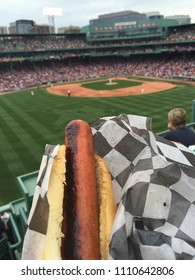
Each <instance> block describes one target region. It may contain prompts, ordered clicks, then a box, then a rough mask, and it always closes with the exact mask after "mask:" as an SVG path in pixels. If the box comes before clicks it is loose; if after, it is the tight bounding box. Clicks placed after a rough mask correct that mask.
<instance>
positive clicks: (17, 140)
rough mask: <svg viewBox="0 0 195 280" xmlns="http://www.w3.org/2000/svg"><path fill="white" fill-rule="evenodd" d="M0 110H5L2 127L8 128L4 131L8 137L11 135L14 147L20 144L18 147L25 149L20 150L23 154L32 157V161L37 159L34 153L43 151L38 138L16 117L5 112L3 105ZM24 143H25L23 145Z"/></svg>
mask: <svg viewBox="0 0 195 280" xmlns="http://www.w3.org/2000/svg"><path fill="white" fill-rule="evenodd" d="M0 111H1V112H3V114H4V117H3V116H2V119H1V122H2V127H1V129H4V130H7V131H4V134H5V135H8V136H7V137H10V141H11V143H12V145H13V146H14V148H15V147H16V146H17V145H18V148H21V147H22V150H23V148H24V149H25V150H24V151H22V150H20V153H21V154H23V156H24V157H25V158H26V157H27V154H28V157H29V158H31V160H32V162H33V160H35V161H36V158H35V156H34V155H36V154H41V152H42V151H43V150H42V148H41V147H40V145H38V143H37V142H36V139H34V138H33V137H32V136H31V135H29V134H28V133H27V132H26V131H25V129H24V128H23V127H22V126H21V125H20V123H18V122H17V121H16V120H15V119H14V117H12V116H11V115H10V114H9V113H8V112H7V115H6V114H5V113H6V111H5V110H4V109H3V107H2V106H1V107H0ZM21 144H23V145H21Z"/></svg>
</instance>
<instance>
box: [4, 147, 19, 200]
mask: <svg viewBox="0 0 195 280" xmlns="http://www.w3.org/2000/svg"><path fill="white" fill-rule="evenodd" d="M5 155H6V153H5V151H3V149H1V150H0V159H1V168H0V178H1V185H0V205H4V204H5V203H8V202H11V201H12V200H14V199H17V198H19V197H21V193H20V190H19V188H18V187H17V183H16V179H15V174H13V172H12V171H10V168H9V164H7V160H6V159H5Z"/></svg>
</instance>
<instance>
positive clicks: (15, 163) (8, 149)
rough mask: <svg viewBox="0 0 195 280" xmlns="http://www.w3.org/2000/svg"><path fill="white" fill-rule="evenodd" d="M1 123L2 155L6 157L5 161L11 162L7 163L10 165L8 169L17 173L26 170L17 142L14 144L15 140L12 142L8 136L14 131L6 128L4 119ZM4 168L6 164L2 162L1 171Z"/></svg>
mask: <svg viewBox="0 0 195 280" xmlns="http://www.w3.org/2000/svg"><path fill="white" fill-rule="evenodd" d="M0 123H1V130H0V139H1V141H0V142H1V143H3V149H2V157H3V158H4V160H5V161H7V162H9V164H8V165H7V167H8V168H7V169H9V170H10V172H11V173H17V172H20V171H21V170H25V163H24V162H23V161H22V160H21V158H20V153H19V151H18V149H17V147H18V146H17V144H16V145H13V142H12V143H10V137H7V136H9V135H10V134H11V133H12V132H11V131H9V132H8V130H7V129H5V128H6V127H5V126H6V124H5V123H4V124H3V122H2V121H0ZM8 129H9V128H8ZM18 141H19V139H18ZM4 168H5V166H4V165H2V164H1V168H0V173H1V172H2V170H4ZM7 169H6V170H7ZM4 175H5V174H4ZM1 178H2V177H1Z"/></svg>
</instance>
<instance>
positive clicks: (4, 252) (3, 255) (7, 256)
mask: <svg viewBox="0 0 195 280" xmlns="http://www.w3.org/2000/svg"><path fill="white" fill-rule="evenodd" d="M13 259H14V256H13V253H12V250H11V249H10V247H9V245H8V241H7V239H6V238H2V239H1V240H0V260H13Z"/></svg>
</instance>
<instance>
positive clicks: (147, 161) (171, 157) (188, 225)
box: [23, 114, 195, 260]
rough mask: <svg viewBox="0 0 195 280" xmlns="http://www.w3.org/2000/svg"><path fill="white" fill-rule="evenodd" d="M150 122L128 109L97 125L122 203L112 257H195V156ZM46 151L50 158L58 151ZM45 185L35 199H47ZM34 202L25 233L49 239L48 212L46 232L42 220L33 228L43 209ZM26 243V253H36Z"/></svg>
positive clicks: (99, 145) (98, 145) (99, 149)
mask: <svg viewBox="0 0 195 280" xmlns="http://www.w3.org/2000/svg"><path fill="white" fill-rule="evenodd" d="M151 126H152V120H151V119H150V118H147V117H142V116H135V115H126V114H121V115H119V116H114V117H106V118H101V119H99V120H98V121H97V122H96V123H94V124H93V125H92V133H93V137H94V148H95V153H96V154H98V155H99V156H101V157H102V158H103V159H104V160H105V161H106V163H107V165H108V168H109V171H110V174H111V177H112V184H113V192H114V196H115V200H116V203H117V205H118V210H117V214H116V217H115V221H114V224H113V228H112V233H111V238H110V248H109V259H111V260H136V259H141V260H153V259H160V260H163V259H164V260H178V259H183V260H187V259H195V156H194V154H193V153H192V152H191V151H190V150H189V149H188V148H186V147H185V146H183V145H181V144H177V143H172V142H169V141H167V140H166V139H164V138H162V137H160V136H158V135H155V134H154V133H153V132H152V130H151ZM47 147H50V149H51V147H52V146H47ZM56 147H57V146H56ZM56 147H53V148H52V149H51V150H53V151H55V149H57V148H56ZM45 154H47V156H46V155H44V156H46V157H47V162H48V161H49V160H48V158H50V157H53V156H54V152H53V155H52V156H50V155H49V153H45ZM50 161H51V159H50ZM45 162H46V161H45ZM42 165H43V166H44V164H42ZM45 169H46V168H42V170H45ZM40 174H41V168H40ZM40 177H43V176H42V175H39V178H40ZM45 177H46V176H45ZM38 181H39V180H38ZM38 185H41V184H40V183H39V184H38ZM41 188H42V186H38V187H37V190H38V193H39V194H38V195H36V196H35V197H37V199H36V201H38V200H41V201H43V200H45V201H46V196H45V195H43V194H42V196H41V195H40V194H41V193H42V192H41ZM43 193H44V192H43ZM45 193H46V192H45ZM34 205H35V208H34V209H33V210H32V209H31V210H32V213H31V215H30V216H31V218H30V219H29V220H30V223H29V229H28V231H27V234H26V238H25V239H27V236H28V232H29V231H31V234H32V233H33V234H35V235H36V234H39V235H40V234H41V236H42V244H44V235H45V233H46V228H47V226H46V224H47V218H48V214H46V215H45V222H44V225H45V226H42V228H43V229H44V230H42V232H40V231H38V230H37V228H38V227H39V225H40V223H39V224H36V226H35V228H33V227H32V225H31V224H33V223H32V220H33V219H34V213H35V212H37V213H39V210H38V209H37V210H36V208H37V207H38V206H37V205H38V203H35V204H34ZM47 207H48V205H47ZM32 208H33V207H32ZM45 212H47V211H45ZM30 225H31V226H30ZM31 237H32V236H31ZM27 241H28V240H27ZM30 242H31V243H32V239H31V241H30ZM26 244H28V242H26ZM24 245H25V243H24ZM25 247H26V245H25V246H24V250H23V256H24V258H26V257H28V258H32V256H29V253H25V252H27V250H25ZM26 248H27V247H26ZM28 249H29V248H28ZM39 251H40V252H39V253H38V254H37V255H36V257H38V259H39V257H40V254H41V248H39Z"/></svg>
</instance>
